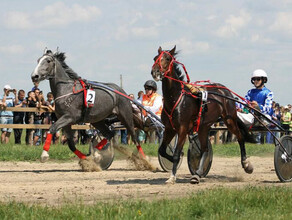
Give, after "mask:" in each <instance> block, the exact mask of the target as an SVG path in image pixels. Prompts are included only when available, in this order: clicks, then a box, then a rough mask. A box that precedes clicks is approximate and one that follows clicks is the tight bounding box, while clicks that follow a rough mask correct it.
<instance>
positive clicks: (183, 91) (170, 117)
mask: <svg viewBox="0 0 292 220" xmlns="http://www.w3.org/2000/svg"><path fill="white" fill-rule="evenodd" d="M181 85H182V91H181V93H180V96H179V97H178V99H177V101H176V103H175V105H174V106H173V108H172V109H171V112H170V114H168V112H167V111H166V109H165V108H163V110H164V112H165V113H166V115H167V116H168V118H169V121H170V124H171V126H172V129H173V130H175V127H174V124H173V121H172V114H173V112H174V110H175V108H176V106H177V105H178V104H179V102H180V100H181V98H182V96H183V95H184V94H185V90H184V88H183V84H181Z"/></svg>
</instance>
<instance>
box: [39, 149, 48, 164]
mask: <svg viewBox="0 0 292 220" xmlns="http://www.w3.org/2000/svg"><path fill="white" fill-rule="evenodd" d="M49 157H50V156H49V153H48V151H45V150H43V152H42V155H41V162H42V163H45V162H46V161H47V160H49Z"/></svg>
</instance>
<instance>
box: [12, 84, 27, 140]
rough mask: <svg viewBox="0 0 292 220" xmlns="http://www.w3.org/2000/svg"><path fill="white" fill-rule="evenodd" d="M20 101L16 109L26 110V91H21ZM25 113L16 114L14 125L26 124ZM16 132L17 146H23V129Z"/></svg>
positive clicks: (19, 94) (19, 93) (18, 96)
mask: <svg viewBox="0 0 292 220" xmlns="http://www.w3.org/2000/svg"><path fill="white" fill-rule="evenodd" d="M17 98H18V101H17V103H15V107H21V108H25V107H26V106H27V101H26V99H25V91H24V90H23V89H20V90H19V91H18V95H17ZM24 118H25V112H14V116H13V124H24ZM13 130H14V140H15V144H21V135H22V129H16V128H15V129H13Z"/></svg>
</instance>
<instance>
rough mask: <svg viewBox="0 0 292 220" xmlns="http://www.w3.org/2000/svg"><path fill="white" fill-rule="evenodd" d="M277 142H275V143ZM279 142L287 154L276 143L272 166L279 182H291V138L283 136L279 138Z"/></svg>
mask: <svg viewBox="0 0 292 220" xmlns="http://www.w3.org/2000/svg"><path fill="white" fill-rule="evenodd" d="M276 142H277V141H276ZM280 142H281V143H282V145H283V147H284V148H285V149H286V151H287V152H288V155H287V154H286V153H285V151H284V150H283V148H282V147H281V146H280V145H279V144H277V143H276V147H275V154H274V166H275V170H276V174H277V176H278V178H279V180H280V181H281V182H291V181H292V137H291V136H288V135H285V136H283V137H281V138H280Z"/></svg>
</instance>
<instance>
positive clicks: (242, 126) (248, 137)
mask: <svg viewBox="0 0 292 220" xmlns="http://www.w3.org/2000/svg"><path fill="white" fill-rule="evenodd" d="M236 121H237V125H238V127H239V130H240V132H241V134H242V136H243V137H244V140H245V141H246V142H249V143H257V141H256V139H255V137H254V135H253V134H252V133H251V132H249V131H248V128H247V127H246V125H245V124H244V123H243V121H241V120H240V119H239V118H238V117H237V120H236Z"/></svg>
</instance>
